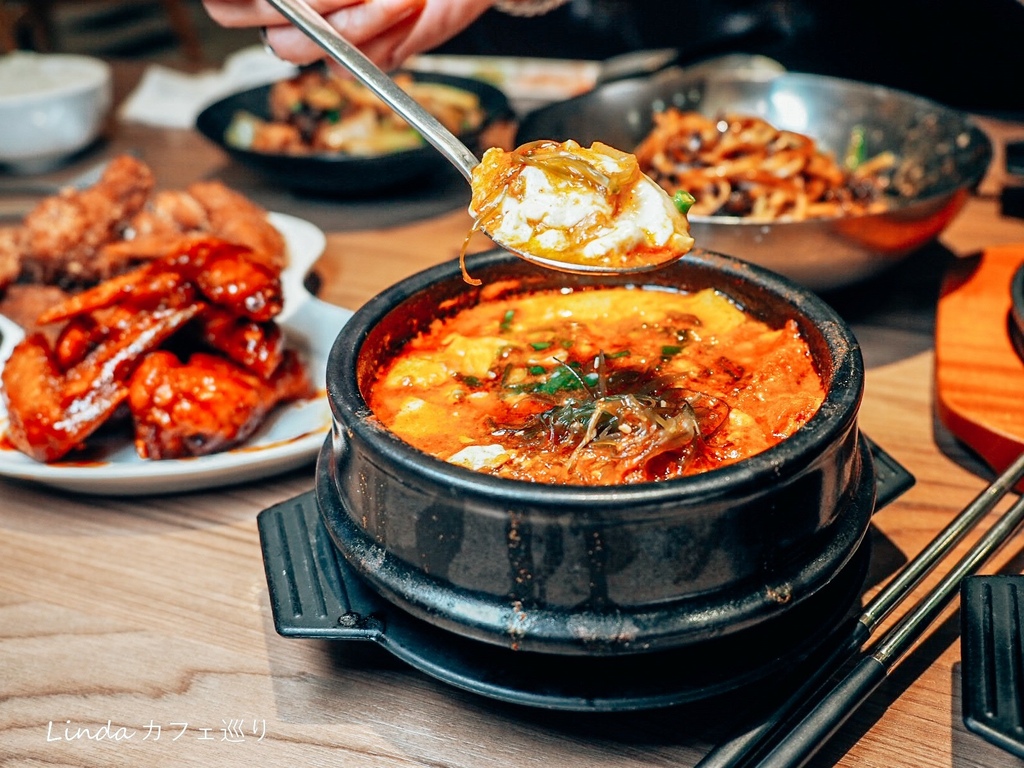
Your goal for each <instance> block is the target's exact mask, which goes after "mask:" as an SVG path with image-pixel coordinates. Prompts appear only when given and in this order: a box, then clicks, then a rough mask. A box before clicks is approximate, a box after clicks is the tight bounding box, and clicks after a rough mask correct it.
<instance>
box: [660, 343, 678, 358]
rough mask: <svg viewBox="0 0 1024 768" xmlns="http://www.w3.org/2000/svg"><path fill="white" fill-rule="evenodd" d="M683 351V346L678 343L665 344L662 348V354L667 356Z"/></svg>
mask: <svg viewBox="0 0 1024 768" xmlns="http://www.w3.org/2000/svg"><path fill="white" fill-rule="evenodd" d="M682 351H683V348H682V347H681V346H678V345H676V344H666V345H665V346H663V347H662V348H661V354H663V355H665V356H666V357H671V356H672V355H678V354H679V353H680V352H682Z"/></svg>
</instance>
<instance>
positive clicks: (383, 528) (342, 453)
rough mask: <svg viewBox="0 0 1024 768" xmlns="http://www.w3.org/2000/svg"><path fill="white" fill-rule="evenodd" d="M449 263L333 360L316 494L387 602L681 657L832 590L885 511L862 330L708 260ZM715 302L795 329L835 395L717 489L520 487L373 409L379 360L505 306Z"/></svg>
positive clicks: (528, 642) (372, 308) (439, 621)
mask: <svg viewBox="0 0 1024 768" xmlns="http://www.w3.org/2000/svg"><path fill="white" fill-rule="evenodd" d="M468 269H469V273H470V274H471V275H473V276H474V277H477V278H480V279H481V280H482V281H483V284H482V286H480V287H471V286H469V285H467V284H466V283H465V282H464V281H463V280H462V277H461V273H460V270H459V266H458V263H457V262H450V263H445V264H442V265H440V266H438V267H434V268H432V269H429V270H426V271H424V272H421V273H419V274H416V275H413V276H412V277H410V278H408V279H406V280H403V281H402V282H400V283H398V284H397V285H395V286H393V287H392V288H390V289H388V290H386V291H384V292H383V293H381V294H380V295H378V296H377V297H375V298H374V299H372V300H371V301H369V302H368V303H367V304H366V305H364V306H363V307H362V308H361V309H360V310H359V311H358V312H356V314H355V315H354V316H353V317H352V318H351V319H350V320H349V321H348V322H347V323H346V324H345V326H344V327H343V329H342V330H341V333H340V334H339V336H338V338H337V340H336V342H335V344H334V347H333V349H332V351H331V354H330V357H329V360H328V368H327V391H328V397H329V400H330V404H331V408H332V412H333V418H334V429H333V433H332V436H331V438H330V440H329V441H328V442H327V443H326V444H325V446H324V450H323V451H322V452H321V455H320V458H319V462H318V467H317V480H316V496H317V502H318V505H319V508H320V512H321V515H322V517H323V520H324V523H325V527H326V529H327V531H328V532H329V534H330V536H331V539H332V541H333V543H334V544H335V545H336V547H337V548H338V550H339V551H340V552H341V553H342V554H343V555H344V557H345V559H346V560H347V561H348V563H349V564H350V565H351V566H352V567H353V568H354V569H355V571H356V572H357V573H359V574H360V575H361V576H362V577H363V579H364V580H365V581H366V583H368V584H369V585H370V586H371V587H372V588H373V589H374V590H376V591H377V592H379V593H380V594H381V595H382V596H383V597H384V598H385V599H386V600H388V601H390V602H391V603H393V604H395V605H396V606H398V607H400V608H402V609H403V610H405V611H407V612H409V613H410V614H412V615H413V616H416V617H418V618H421V619H424V620H426V621H428V622H430V623H431V624H433V625H435V626H438V627H440V628H443V629H447V630H450V631H452V632H455V633H457V634H459V635H462V636H465V637H469V638H474V639H477V640H482V641H485V642H488V643H492V644H497V645H502V646H505V647H510V648H515V649H521V650H528V651H538V652H543V653H555V654H577V655H579V654H583V655H613V654H632V653H641V652H647V651H657V650H665V649H668V648H678V647H681V646H685V645H688V644H693V643H699V642H703V641H706V640H709V639H712V638H715V637H720V636H723V635H729V634H732V633H736V632H739V631H741V630H747V629H750V628H752V627H755V626H757V625H759V624H761V623H762V622H766V621H770V620H775V619H779V618H780V617H782V616H783V615H784V614H785V613H786V612H787V611H790V610H791V609H792V608H793V607H795V606H797V605H799V604H801V603H803V602H804V601H805V600H807V599H808V598H810V597H811V596H812V595H814V594H815V593H817V592H819V591H820V590H821V589H822V588H823V587H824V586H825V585H827V584H828V583H829V582H830V581H831V580H832V579H833V577H834V576H835V575H836V574H837V573H838V572H839V571H840V570H841V569H842V568H843V567H844V566H845V565H846V564H847V562H848V561H849V560H850V558H851V557H852V555H853V553H854V552H855V551H856V550H857V548H858V546H859V545H860V543H861V541H862V539H863V537H864V534H865V532H866V530H867V527H868V523H869V520H870V516H871V512H872V509H873V506H874V501H875V476H874V469H873V465H872V460H871V454H870V451H869V449H868V447H867V445H866V440H864V439H863V438H862V437H861V436H860V434H859V432H858V428H857V413H858V409H859V407H860V402H861V397H862V392H863V385H864V368H863V361H862V359H861V355H860V350H859V346H858V344H857V342H856V340H855V339H854V338H853V336H852V334H851V332H850V330H849V328H848V327H847V326H846V324H845V323H844V322H843V321H842V319H841V318H839V317H838V315H836V314H835V312H834V311H833V310H832V309H831V308H830V307H829V306H828V305H827V304H825V303H824V302H823V301H821V300H820V299H819V298H817V297H816V296H815V295H814V294H812V293H811V292H809V291H807V290H806V289H803V288H800V287H798V286H797V285H796V284H794V283H792V282H790V281H788V280H786V279H785V278H782V277H779V276H778V275H775V274H774V273H771V272H767V271H765V270H763V269H761V268H758V267H755V266H752V265H750V264H747V263H744V262H741V261H738V260H736V259H732V258H729V257H725V256H721V255H718V254H713V253H708V252H703V251H699V250H698V251H695V252H693V253H691V254H689V255H687V256H686V257H685V258H684V259H682V260H681V261H679V262H678V263H676V264H674V265H672V266H670V267H667V268H664V269H661V270H658V271H656V272H652V273H650V274H649V275H645V276H643V277H642V278H637V277H636V276H634V277H633V278H632V279H627V278H612V279H609V278H607V277H601V278H593V277H583V276H576V275H565V274H561V273H555V272H552V271H548V270H541V269H538V268H536V267H533V266H530V265H528V264H526V263H525V262H523V261H521V260H519V259H517V258H515V257H512V256H510V255H508V254H506V253H504V252H497V251H495V252H490V253H487V254H482V255H478V256H476V257H471V258H469V259H468ZM638 282H642V283H643V284H649V285H662V286H672V287H676V288H683V289H687V290H699V289H702V288H705V287H714V288H717V289H720V290H722V291H723V292H725V293H726V294H728V295H730V296H731V297H733V298H734V299H735V300H737V301H738V302H739V303H740V304H741V305H742V306H744V308H745V309H746V310H747V311H749V312H752V313H753V314H755V315H757V316H759V317H761V318H762V319H764V320H766V321H767V322H769V323H770V324H780V323H782V322H784V321H785V320H787V319H790V318H795V319H796V321H797V322H798V324H799V325H800V328H801V331H802V333H803V334H804V336H805V338H806V339H807V341H808V343H809V344H810V347H811V351H812V354H813V356H814V359H815V362H816V364H817V366H818V369H819V372H820V374H821V376H822V377H823V380H824V382H825V385H826V391H827V394H826V399H825V402H824V404H823V405H822V407H821V409H820V410H819V412H818V413H817V414H816V415H815V416H814V417H813V418H811V419H810V420H809V421H808V422H807V424H806V425H804V427H802V428H801V429H800V430H799V431H798V432H797V433H796V434H795V435H793V436H792V437H790V438H789V439H787V440H786V441H784V442H782V443H781V444H779V445H777V446H775V447H773V448H771V449H769V450H767V451H765V452H763V453H761V454H759V455H756V456H753V457H751V458H748V459H746V460H744V461H742V462H738V463H736V464H734V465H731V466H728V467H724V468H721V469H717V470H714V471H711V472H708V473H705V474H702V475H697V476H693V477H687V478H681V479H677V480H670V481H664V482H657V483H643V484H637V485H627V486H617V487H597V488H591V487H582V486H555V485H549V484H540V483H527V482H520V481H511V480H506V479H503V478H497V477H491V476H489V475H484V474H481V473H477V472H473V471H471V470H468V469H463V468H461V467H457V466H454V465H451V464H448V463H446V462H443V461H439V460H437V459H434V458H432V457H430V456H427V455H426V454H424V453H422V452H420V451H418V450H416V449H414V448H412V447H411V446H409V445H408V444H407V443H405V442H404V441H402V440H400V439H399V438H397V437H396V436H395V435H393V434H392V433H390V432H389V431H388V430H387V429H385V428H384V427H383V426H382V425H381V424H380V423H379V422H378V421H377V420H376V419H375V418H374V417H373V416H372V414H371V413H370V411H369V408H368V407H367V405H366V401H365V400H364V397H363V393H364V392H366V391H367V389H368V387H369V386H370V385H371V384H372V382H373V381H374V377H375V376H376V375H377V372H378V369H379V364H380V362H381V361H383V360H386V359H387V358H388V357H389V355H392V354H394V352H395V351H396V350H397V348H398V347H399V346H400V345H401V344H402V343H403V342H404V341H405V340H406V339H408V338H409V337H410V336H411V335H413V334H415V333H417V332H418V331H420V330H422V329H424V328H425V327H426V326H427V325H429V323H430V322H431V321H432V320H434V319H435V318H437V317H438V316H440V315H443V314H445V313H449V312H455V311H457V310H458V309H460V308H463V307H465V306H467V305H470V304H472V303H474V302H477V301H480V300H484V299H487V298H491V297H494V296H495V295H500V294H503V293H505V292H515V291H519V290H524V289H525V290H530V289H536V288H543V287H551V286H555V285H557V286H561V285H565V284H567V283H568V284H574V285H575V284H611V283H617V284H625V283H638Z"/></svg>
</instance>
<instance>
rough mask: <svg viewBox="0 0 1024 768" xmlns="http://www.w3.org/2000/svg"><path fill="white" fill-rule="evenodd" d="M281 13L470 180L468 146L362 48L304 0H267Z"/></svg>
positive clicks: (475, 161) (471, 166) (474, 162)
mask: <svg viewBox="0 0 1024 768" xmlns="http://www.w3.org/2000/svg"><path fill="white" fill-rule="evenodd" d="M268 2H269V3H270V4H271V5H272V6H274V7H275V8H276V9H277V10H278V11H280V12H281V14H282V15H284V17H285V18H286V19H288V21H290V22H291V23H292V24H294V25H295V26H296V27H297V28H298V29H300V30H301V31H302V32H304V33H305V34H306V35H308V36H309V37H310V38H311V39H312V40H313V42H315V43H316V44H317V45H319V46H320V47H321V48H323V49H324V50H325V51H327V53H329V54H330V55H331V58H333V59H334V60H335V61H337V62H338V63H339V64H341V66H343V67H345V69H347V70H348V71H349V72H351V73H352V74H353V76H355V78H356V79H357V80H359V81H360V82H361V83H362V84H363V85H365V86H366V87H367V88H369V89H370V90H371V91H373V92H374V93H375V94H377V95H378V96H379V97H380V98H381V99H382V100H383V101H384V103H385V104H387V105H388V106H389V107H391V108H392V109H393V110H394V111H395V113H396V114H398V115H400V116H401V117H402V118H404V119H405V121H406V122H407V123H409V125H411V126H412V127H413V128H415V129H416V130H417V131H419V132H420V135H421V136H423V138H425V139H426V140H427V141H429V142H430V143H431V144H432V145H433V146H434V147H435V148H436V149H437V151H438V152H440V153H441V154H442V155H444V156H445V157H446V158H448V160H449V161H450V162H451V163H452V165H454V166H455V167H456V168H458V169H459V172H460V173H462V175H463V176H465V177H466V180H467V181H468V180H471V179H472V177H473V169H474V168H475V167H476V166H477V165H478V164H479V162H480V161H479V160H478V159H477V157H476V155H474V154H473V153H472V152H471V151H470V149H469V147H467V146H466V145H465V144H463V143H462V142H461V141H459V140H458V138H456V137H455V135H454V134H453V133H452V132H451V131H449V130H448V129H447V128H445V127H444V126H443V125H441V123H440V122H439V121H438V120H437V118H435V117H434V116H433V115H431V114H430V113H429V112H427V110H426V109H424V108H423V107H422V106H421V105H420V104H419V103H418V102H417V101H416V100H415V99H414V98H412V96H410V95H409V94H408V93H406V92H405V91H403V90H402V89H401V88H400V87H399V86H398V84H397V83H396V82H395V81H394V80H393V79H391V78H390V77H389V76H388V75H387V74H386V73H385V72H384V71H383V70H381V69H380V67H378V66H377V65H376V64H374V63H373V62H372V61H370V59H368V58H367V57H366V56H365V55H364V54H363V52H362V51H360V50H359V49H358V48H356V47H355V46H353V45H352V44H351V43H349V42H348V41H347V40H346V39H345V38H344V37H342V36H341V33H339V32H338V31H337V30H336V29H335V28H334V27H332V26H331V25H330V24H328V23H327V21H326V19H324V18H323V17H322V16H321V15H320V14H319V13H317V12H316V11H314V10H313V9H312V8H311V7H310V6H309V5H308V4H307V3H306V2H305V0H268Z"/></svg>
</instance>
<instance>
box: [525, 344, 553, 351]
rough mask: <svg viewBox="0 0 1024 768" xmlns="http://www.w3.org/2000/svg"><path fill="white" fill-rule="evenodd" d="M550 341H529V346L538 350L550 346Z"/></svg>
mask: <svg viewBox="0 0 1024 768" xmlns="http://www.w3.org/2000/svg"><path fill="white" fill-rule="evenodd" d="M551 344H552V342H550V341H531V342H530V346H531V347H533V348H534V349H536V350H537V351H538V352H540V351H541V350H542V349H547V348H548V347H550V346H551Z"/></svg>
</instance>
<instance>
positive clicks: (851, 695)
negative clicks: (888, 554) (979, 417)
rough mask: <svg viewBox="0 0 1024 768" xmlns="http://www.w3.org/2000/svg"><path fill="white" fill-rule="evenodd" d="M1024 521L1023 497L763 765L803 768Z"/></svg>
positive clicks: (781, 741) (767, 767)
mask: <svg viewBox="0 0 1024 768" xmlns="http://www.w3.org/2000/svg"><path fill="white" fill-rule="evenodd" d="M1022 522H1024V496H1022V497H1020V498H1018V499H1017V501H1016V502H1014V504H1013V505H1012V506H1011V507H1010V508H1009V509H1007V510H1006V512H1004V513H1003V514H1002V515H1001V516H1000V517H999V518H998V519H997V520H996V522H995V523H994V524H993V525H992V527H991V528H989V529H988V530H987V531H986V532H985V533H984V534H983V535H982V536H981V537H980V538H979V539H978V541H977V543H976V544H975V545H974V546H973V547H972V548H971V549H970V550H969V551H968V553H967V554H966V555H964V557H963V558H962V559H961V560H960V561H959V562H958V563H957V564H956V565H955V566H953V568H952V569H951V570H950V571H949V572H948V573H947V574H946V575H945V576H944V577H943V578H942V580H941V581H940V582H939V583H938V584H937V585H936V586H935V588H934V589H932V591H931V592H929V593H928V594H927V595H926V596H925V597H924V598H923V599H922V600H921V601H920V602H919V603H917V605H916V606H914V608H913V609H911V610H910V611H909V612H908V613H907V614H906V615H905V616H904V617H903V618H901V619H900V621H899V622H898V623H897V624H896V625H895V626H893V627H892V628H891V629H890V630H889V631H887V632H886V633H885V634H884V635H883V636H882V637H880V638H879V639H878V640H877V641H876V642H875V643H874V644H873V645H872V646H871V648H869V649H868V650H867V651H865V652H863V653H862V654H861V656H860V661H859V662H858V663H857V664H856V665H855V666H854V667H853V668H852V669H851V670H850V672H848V673H847V674H846V675H845V676H844V677H843V678H842V679H841V680H840V681H839V682H838V683H837V684H836V685H835V686H834V687H833V688H832V689H830V690H829V691H828V693H826V694H825V695H824V696H823V697H822V698H821V699H819V700H818V702H817V703H816V704H815V706H814V708H813V709H812V710H811V711H810V712H809V713H808V714H807V715H806V716H805V717H804V718H803V719H802V720H800V722H799V723H798V724H797V725H796V726H795V727H794V728H793V729H792V730H790V731H789V732H788V733H786V735H785V736H783V737H782V738H780V739H779V740H778V742H777V743H776V744H775V746H774V747H772V749H771V751H770V752H769V753H768V754H767V755H766V756H765V758H764V759H763V760H760V761H758V762H757V763H756V765H757V766H758V768H799V766H802V765H804V764H805V763H806V762H807V761H808V760H809V759H810V758H811V757H813V756H814V754H815V753H817V751H818V750H819V749H820V748H821V747H822V745H823V744H824V743H825V741H826V740H827V739H828V738H829V737H830V736H831V735H832V734H833V733H835V732H836V731H837V730H838V729H839V727H840V726H841V725H842V724H843V723H845V722H846V720H847V719H848V718H849V717H850V715H851V714H853V712H854V711H855V710H856V709H857V707H858V706H860V705H861V704H862V703H863V702H864V701H865V700H866V699H867V698H868V696H869V695H870V694H871V693H872V692H873V691H874V690H875V689H876V688H877V687H878V686H879V685H880V684H881V683H882V681H883V680H884V679H885V678H886V676H888V674H889V672H890V671H891V670H892V668H893V667H894V666H895V665H896V663H897V662H898V661H899V660H900V659H901V658H902V657H903V656H904V654H906V653H907V651H909V650H910V647H911V645H912V644H913V643H914V642H915V641H916V640H917V639H918V637H919V636H920V635H921V633H922V632H923V631H924V630H925V629H926V628H927V627H928V625H929V624H931V623H932V622H933V621H934V620H935V619H936V618H937V617H938V615H939V614H940V613H941V611H942V610H943V609H944V608H945V606H946V604H947V603H948V602H949V600H950V598H951V597H952V596H953V595H955V594H956V593H957V592H958V590H959V588H960V582H961V581H962V580H963V579H964V578H965V577H966V576H968V575H970V574H971V573H973V572H974V571H975V570H976V569H977V568H978V567H979V566H980V565H981V564H982V563H984V562H985V561H986V560H987V559H988V558H989V557H990V556H991V555H992V554H993V553H995V552H996V550H998V549H999V548H1000V547H1001V546H1002V545H1003V544H1005V543H1006V542H1007V540H1009V538H1010V536H1011V535H1012V534H1013V533H1014V531H1016V530H1017V528H1018V527H1019V526H1020V524H1021V523H1022Z"/></svg>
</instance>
